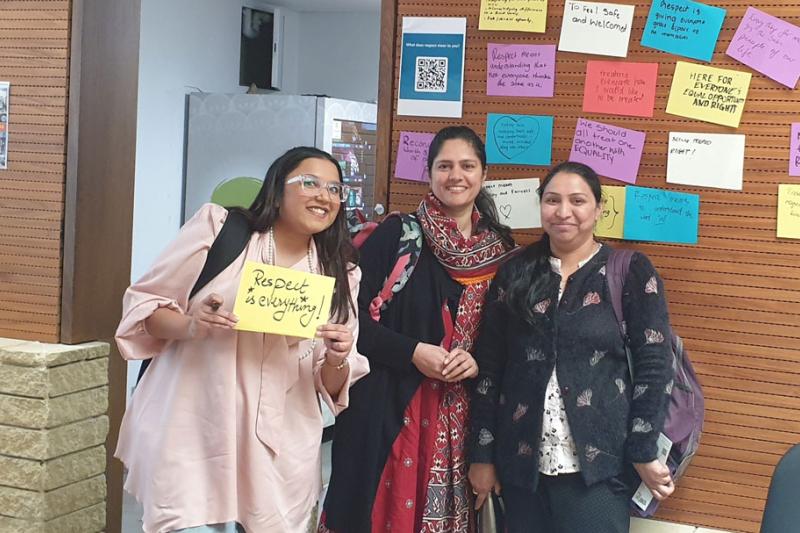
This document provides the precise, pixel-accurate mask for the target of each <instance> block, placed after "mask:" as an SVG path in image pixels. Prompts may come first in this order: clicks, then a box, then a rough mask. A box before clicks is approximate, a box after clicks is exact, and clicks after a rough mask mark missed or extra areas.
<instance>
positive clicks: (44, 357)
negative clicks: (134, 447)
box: [0, 338, 109, 533]
mask: <svg viewBox="0 0 800 533" xmlns="http://www.w3.org/2000/svg"><path fill="white" fill-rule="evenodd" d="M108 353H109V347H108V345H107V344H105V343H101V342H91V343H86V344H79V345H74V346H66V345H60V344H43V343H38V342H29V341H19V340H13V339H2V338H0V533H73V532H74V533H96V532H98V531H102V530H103V529H104V528H105V522H106V516H105V514H106V511H105V507H106V503H105V501H106V477H105V470H106V450H105V441H106V435H107V433H108V417H107V415H106V412H107V410H108Z"/></svg>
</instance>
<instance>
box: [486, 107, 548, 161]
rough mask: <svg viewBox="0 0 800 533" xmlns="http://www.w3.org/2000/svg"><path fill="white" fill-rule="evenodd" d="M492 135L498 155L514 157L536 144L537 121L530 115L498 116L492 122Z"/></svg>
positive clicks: (537, 135) (507, 157)
mask: <svg viewBox="0 0 800 533" xmlns="http://www.w3.org/2000/svg"><path fill="white" fill-rule="evenodd" d="M492 137H493V138H494V145H495V146H496V147H497V151H498V152H500V155H502V156H503V157H505V158H506V159H509V160H511V159H514V158H516V157H519V156H520V155H522V154H524V153H525V152H526V151H527V150H528V149H530V147H531V146H533V145H534V144H536V139H537V138H538V137H539V121H538V120H536V119H535V118H532V117H519V118H514V117H507V116H504V117H500V118H499V119H497V121H495V123H494V127H493V128H492Z"/></svg>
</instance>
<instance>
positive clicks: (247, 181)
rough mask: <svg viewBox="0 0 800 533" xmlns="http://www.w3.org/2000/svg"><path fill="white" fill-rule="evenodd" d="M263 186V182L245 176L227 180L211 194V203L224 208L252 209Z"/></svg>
mask: <svg viewBox="0 0 800 533" xmlns="http://www.w3.org/2000/svg"><path fill="white" fill-rule="evenodd" d="M261 184H262V180H259V179H256V178H249V177H245V176H240V177H238V178H231V179H229V180H225V181H223V182H222V183H220V184H219V185H217V186H216V188H215V189H214V192H212V193H211V201H212V202H213V203H215V204H218V205H221V206H223V207H245V208H247V207H250V204H252V203H253V200H255V199H256V196H257V195H258V191H260V190H261Z"/></svg>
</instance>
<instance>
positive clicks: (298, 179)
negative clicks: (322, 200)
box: [286, 174, 354, 204]
mask: <svg viewBox="0 0 800 533" xmlns="http://www.w3.org/2000/svg"><path fill="white" fill-rule="evenodd" d="M305 178H313V179H315V180H317V181H318V182H319V184H320V188H319V190H318V191H317V190H314V189H307V188H306V186H305V185H304V184H303V180H304V179H305ZM292 183H299V184H300V190H301V191H303V192H304V193H306V195H307V196H316V195H317V194H320V193H322V191H323V190H324V191H325V192H327V193H328V197H330V198H339V203H340V204H343V203H345V202H346V201H347V199H348V198H349V197H350V193H351V192H352V191H353V190H354V188H353V187H351V186H350V185H347V184H345V183H342V182H341V181H322V178H320V177H319V176H315V175H314V174H298V175H297V176H292V177H291V178H289V179H287V180H286V185H291V184H292ZM330 185H336V186H338V187H340V188H341V192H340V193H339V194H334V193H332V192H331V190H330ZM309 191H310V192H311V193H314V194H309Z"/></svg>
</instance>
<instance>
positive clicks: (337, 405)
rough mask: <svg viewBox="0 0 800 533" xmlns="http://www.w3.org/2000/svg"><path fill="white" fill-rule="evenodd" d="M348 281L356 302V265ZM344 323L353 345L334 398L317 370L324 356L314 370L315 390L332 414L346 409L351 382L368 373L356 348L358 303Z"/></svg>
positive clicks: (358, 269)
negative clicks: (351, 333)
mask: <svg viewBox="0 0 800 533" xmlns="http://www.w3.org/2000/svg"><path fill="white" fill-rule="evenodd" d="M348 281H349V282H350V297H351V298H352V299H353V302H354V303H356V302H358V286H359V283H360V282H361V269H360V268H358V267H356V268H354V269H353V270H351V271H350V273H349V274H348ZM345 325H346V326H347V327H348V328H350V331H352V332H353V347H352V348H350V353H349V354H348V355H347V359H348V362H349V364H348V365H347V367H348V374H347V379H346V380H345V382H344V385H342V388H341V390H340V391H339V394H337V395H336V399H334V398H332V397H331V395H330V394H329V393H328V391H327V390H326V389H325V387H324V386H323V385H322V375H321V374H320V372H319V370H320V368H321V366H322V365H323V364H324V362H325V357H324V356H323V357H322V358H321V359H320V363H318V365H317V368H316V369H315V372H314V383H315V384H316V388H317V391H318V392H319V394H320V396H321V397H322V400H323V401H324V402H325V403H326V404H327V405H328V408H329V409H330V410H331V412H332V413H333V414H334V415H338V414H339V413H341V412H342V411H344V410H345V409H347V406H348V405H349V404H350V387H351V386H352V385H353V383H355V382H356V381H358V380H359V379H361V378H362V377H364V376H366V375H367V374H368V373H369V361H368V360H367V358H366V357H364V356H363V355H361V354H360V353H358V351H357V349H356V346H357V345H358V304H356V309H355V311H353V310H352V309H351V310H350V317H349V318H348V319H347V322H346V324H345Z"/></svg>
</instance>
